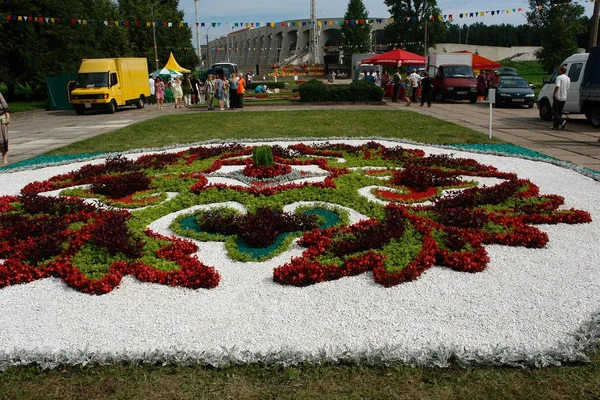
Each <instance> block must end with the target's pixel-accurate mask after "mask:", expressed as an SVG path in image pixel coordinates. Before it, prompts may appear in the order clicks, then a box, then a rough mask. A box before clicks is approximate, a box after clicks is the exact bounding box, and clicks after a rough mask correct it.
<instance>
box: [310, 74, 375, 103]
mask: <svg viewBox="0 0 600 400" xmlns="http://www.w3.org/2000/svg"><path fill="white" fill-rule="evenodd" d="M382 99H383V90H382V89H381V88H380V87H378V86H375V85H374V84H372V83H370V82H367V81H362V80H361V81H356V82H352V83H351V84H349V85H326V84H325V83H323V82H321V81H319V80H316V79H312V80H310V81H308V82H306V83H304V84H302V85H300V101H303V102H306V103H324V102H329V101H335V102H343V101H352V102H358V103H361V102H370V101H381V100H382Z"/></svg>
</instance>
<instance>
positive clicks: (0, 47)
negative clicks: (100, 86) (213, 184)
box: [0, 0, 198, 97]
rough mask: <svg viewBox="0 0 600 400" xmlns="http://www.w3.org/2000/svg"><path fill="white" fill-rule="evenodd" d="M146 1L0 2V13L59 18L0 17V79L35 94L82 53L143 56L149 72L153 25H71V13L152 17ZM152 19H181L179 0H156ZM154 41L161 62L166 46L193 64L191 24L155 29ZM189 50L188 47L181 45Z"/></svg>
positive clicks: (74, 15) (70, 70) (69, 69)
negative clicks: (14, 19) (17, 19)
mask: <svg viewBox="0 0 600 400" xmlns="http://www.w3.org/2000/svg"><path fill="white" fill-rule="evenodd" d="M151 4H152V3H150V2H149V1H147V0H119V1H118V2H115V1H113V0H95V1H89V0H19V1H1V2H0V14H1V15H31V16H50V17H52V18H61V22H60V23H37V22H11V21H6V20H5V19H4V20H2V21H1V22H0V37H1V38H2V40H1V41H0V60H2V62H1V63H0V82H2V83H4V84H6V86H7V88H8V96H9V97H14V95H15V89H16V86H17V85H25V86H29V87H31V89H32V92H33V94H34V95H41V94H43V93H44V90H45V87H44V86H45V85H44V80H45V78H46V77H51V76H60V75H64V74H68V73H74V72H77V70H78V69H79V65H80V64H81V59H82V58H103V57H146V58H147V59H148V68H149V70H150V71H153V70H154V69H155V68H154V67H155V64H154V48H153V39H152V28H150V27H146V26H145V24H140V26H135V25H133V26H128V27H126V26H120V25H104V24H97V23H96V24H92V23H89V24H71V23H70V20H71V19H72V18H76V19H81V20H96V21H97V20H102V21H150V7H151ZM155 4H156V6H155V7H154V19H155V21H165V20H168V21H172V22H174V23H176V22H180V21H183V12H182V11H179V10H178V9H177V7H178V5H179V1H178V0H160V1H156V0H155ZM156 42H157V49H158V58H159V60H160V64H161V66H162V65H164V63H166V61H167V59H168V56H169V51H170V49H172V50H173V53H174V54H175V56H176V58H177V59H178V61H179V63H180V64H182V65H189V66H195V65H197V64H198V57H197V56H196V54H195V51H194V50H193V45H192V31H191V28H189V27H187V26H184V27H181V28H180V27H173V28H157V29H156ZM181 49H187V50H181Z"/></svg>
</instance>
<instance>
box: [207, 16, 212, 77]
mask: <svg viewBox="0 0 600 400" xmlns="http://www.w3.org/2000/svg"><path fill="white" fill-rule="evenodd" d="M210 28H212V26H210V25H209V26H207V27H206V67H207V68H209V67H210V48H209V46H208V30H209V29H210Z"/></svg>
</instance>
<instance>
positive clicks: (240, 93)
mask: <svg viewBox="0 0 600 400" xmlns="http://www.w3.org/2000/svg"><path fill="white" fill-rule="evenodd" d="M245 91H246V81H245V80H244V78H243V77H240V80H239V81H238V87H237V91H236V93H237V106H238V108H244V92H245Z"/></svg>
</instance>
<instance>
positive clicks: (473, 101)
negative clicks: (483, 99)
mask: <svg viewBox="0 0 600 400" xmlns="http://www.w3.org/2000/svg"><path fill="white" fill-rule="evenodd" d="M469 103H471V104H473V103H477V96H471V97H469Z"/></svg>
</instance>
